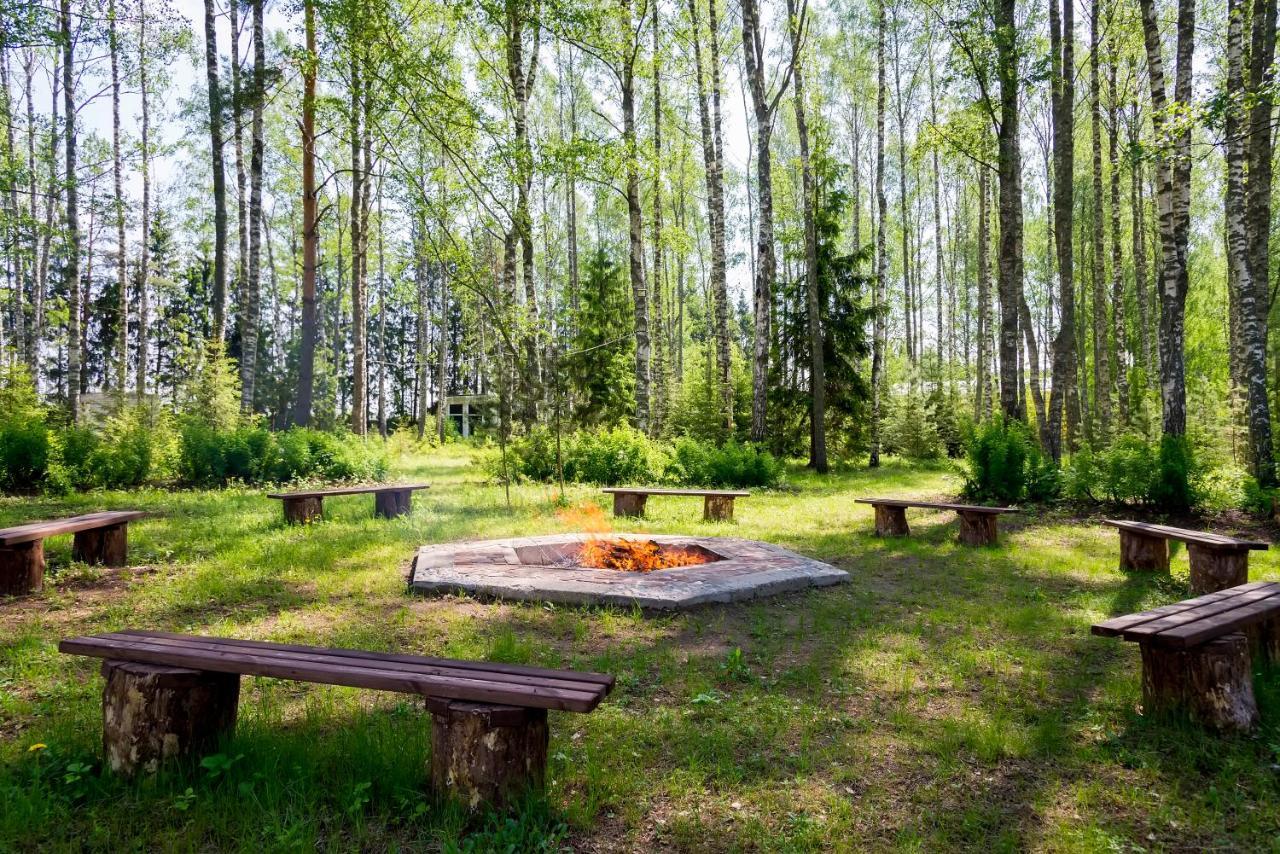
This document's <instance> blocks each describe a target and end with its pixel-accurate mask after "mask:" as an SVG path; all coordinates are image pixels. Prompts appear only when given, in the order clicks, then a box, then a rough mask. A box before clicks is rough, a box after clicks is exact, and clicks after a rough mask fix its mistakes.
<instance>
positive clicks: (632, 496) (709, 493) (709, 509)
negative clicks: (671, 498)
mask: <svg viewBox="0 0 1280 854" xmlns="http://www.w3.org/2000/svg"><path fill="white" fill-rule="evenodd" d="M603 491H604V492H605V493H608V494H611V495H613V515H614V516H643V515H644V505H645V503H646V502H647V501H648V500H649V496H650V495H700V496H702V498H703V502H702V518H703V519H704V520H705V521H707V522H731V521H733V501H734V499H735V498H747V497H748V496H750V495H751V493H750V492H743V491H741V490H736V489H667V488H662V487H647V486H611V487H609V488H607V489H605V490H603Z"/></svg>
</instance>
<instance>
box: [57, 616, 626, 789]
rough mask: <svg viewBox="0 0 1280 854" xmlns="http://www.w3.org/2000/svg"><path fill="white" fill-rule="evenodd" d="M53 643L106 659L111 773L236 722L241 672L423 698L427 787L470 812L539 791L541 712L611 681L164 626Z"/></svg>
mask: <svg viewBox="0 0 1280 854" xmlns="http://www.w3.org/2000/svg"><path fill="white" fill-rule="evenodd" d="M58 649H59V651H61V652H64V653H67V654H69V655H86V656H92V657H96V658H102V659H104V661H103V665H102V673H103V675H104V676H105V677H106V685H105V686H104V688H103V694H102V709H103V751H104V754H105V758H106V763H107V766H108V767H109V768H111V770H112V771H115V772H117V773H121V774H125V775H132V774H135V773H137V772H139V771H148V772H149V771H154V770H156V768H158V767H159V766H160V765H161V764H162V763H163V762H164V761H166V760H168V759H170V758H175V757H177V756H180V755H193V754H194V755H198V753H199V751H201V750H204V749H208V748H210V747H212V746H213V745H214V744H215V743H216V742H217V740H218V739H219V738H220V737H222V736H224V735H225V734H226V733H228V732H229V731H230V730H231V729H233V728H234V726H235V720H236V704H237V701H238V699H239V694H240V677H241V676H270V677H275V678H279V679H291V680H295V681H300V682H315V683H320V684H325V685H344V686H348V687H352V688H366V689H372V690H379V691H394V692H398V693H403V694H414V695H417V696H421V697H424V698H425V699H426V705H427V709H428V711H429V712H430V713H431V715H432V757H431V779H432V783H433V785H434V786H436V787H437V789H438V791H440V792H442V793H446V794H449V795H451V796H457V797H459V798H460V799H461V800H462V801H463V802H464V803H466V804H468V805H469V806H472V807H475V806H478V805H480V804H481V803H501V802H502V801H503V800H504V799H505V798H506V797H507V796H508V795H514V794H517V792H518V790H520V789H522V788H524V787H527V786H531V785H532V786H537V787H540V786H542V785H543V782H544V777H545V772H546V760H547V743H548V730H547V711H548V710H556V711H564V712H583V713H585V712H590V711H592V710H594V709H595V708H596V706H598V705H599V704H600V702H601V701H602V700H603V699H604V698H605V696H606V695H607V694H609V692H610V691H611V690H613V685H614V677H613V676H611V675H607V674H603V673H588V672H579V671H573V670H550V669H546V668H540V667H526V666H521V665H513V664H498V663H490V662H483V661H459V660H455V659H446V658H428V657H425V656H418V655H401V654H395V653H381V652H367V651H364V650H354V649H328V648H324V647H315V646H301V645H297V644H282V643H270V642H267V641H252V640H240V639H236V638H219V637H202V636H197V635H182V634H173V633H169V632H148V631H134V630H128V631H121V632H109V633H106V634H100V635H90V636H87V637H76V638H68V639H66V640H63V641H62V642H61V643H60V644H59V645H58Z"/></svg>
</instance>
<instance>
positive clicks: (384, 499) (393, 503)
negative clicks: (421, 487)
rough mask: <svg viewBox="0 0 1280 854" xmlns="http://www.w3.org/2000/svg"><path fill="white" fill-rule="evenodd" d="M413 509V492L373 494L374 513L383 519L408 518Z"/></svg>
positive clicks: (396, 491) (405, 490)
mask: <svg viewBox="0 0 1280 854" xmlns="http://www.w3.org/2000/svg"><path fill="white" fill-rule="evenodd" d="M412 507H413V491H412V490H409V489H397V490H394V491H392V492H375V493H374V494H373V512H374V515H375V516H381V517H382V518H383V519H394V518H396V517H397V516H407V515H409V512H410V510H411V509H412Z"/></svg>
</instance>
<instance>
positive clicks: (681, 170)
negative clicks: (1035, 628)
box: [0, 0, 1280, 504]
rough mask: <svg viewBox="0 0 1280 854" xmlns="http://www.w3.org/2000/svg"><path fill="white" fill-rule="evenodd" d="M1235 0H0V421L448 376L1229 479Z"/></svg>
mask: <svg viewBox="0 0 1280 854" xmlns="http://www.w3.org/2000/svg"><path fill="white" fill-rule="evenodd" d="M1273 6H1274V4H1271V5H1267V4H1264V3H1255V4H1249V3H1247V2H1243V0H1230V2H1228V3H1227V4H1226V5H1225V6H1223V5H1222V4H1218V3H1203V4H1202V5H1201V6H1200V7H1197V5H1196V3H1195V2H1194V0H1178V2H1177V4H1176V6H1174V5H1172V4H1166V5H1160V4H1158V3H1157V2H1156V0H1141V2H1139V3H1137V4H1134V3H1131V2H1123V0H1091V2H1089V3H1086V4H1081V5H1080V6H1079V8H1077V7H1076V6H1075V5H1073V4H1071V3H1059V2H1057V0H1051V2H1050V3H1049V4H1048V5H1047V7H1046V6H1041V5H1034V4H1030V3H1022V4H1018V3H1017V2H1015V0H998V2H995V3H986V2H970V0H940V2H937V3H935V2H932V0H923V2H906V0H902V1H901V2H890V0H876V2H873V3H870V4H860V3H849V2H846V0H830V2H824V3H821V4H815V5H813V6H810V4H809V3H808V0H799V2H794V0H788V2H787V3H785V4H784V3H782V2H772V3H765V2H763V0H741V2H738V0H734V2H732V3H728V4H722V3H721V2H720V0H690V2H688V3H673V2H669V3H663V2H656V0H654V1H653V2H651V0H621V2H620V3H618V4H601V3H594V2H575V0H529V2H516V0H509V1H508V2H488V0H485V2H472V3H457V2H451V0H424V2H414V3H403V2H394V0H350V2H345V1H344V2H320V0H315V2H311V0H304V2H302V3H301V4H300V5H299V4H292V5H291V4H277V5H272V6H270V7H268V5H267V4H266V3H265V0H251V2H246V3H239V2H231V3H229V4H227V5H225V6H224V5H221V4H219V3H217V2H215V0H207V2H205V3H204V6H203V9H200V8H198V7H195V6H193V5H191V4H177V5H172V4H169V3H166V2H161V0H101V2H99V0H94V2H73V0H65V2H60V3H59V5H58V6H57V7H56V8H55V7H53V6H50V5H44V4H12V3H11V4H10V5H8V6H7V7H6V9H5V14H4V29H3V32H0V38H2V39H3V41H2V42H0V77H2V79H0V88H2V89H3V92H2V93H0V97H2V100H0V109H3V115H4V127H5V133H4V135H3V138H0V157H2V160H0V162H2V163H3V169H2V170H0V185H2V186H0V197H2V198H0V234H2V235H3V252H2V255H3V257H2V260H0V263H2V264H3V266H4V277H3V282H2V284H3V290H2V291H0V335H2V338H0V353H2V354H3V355H2V356H0V359H2V360H3V362H4V365H5V369H4V370H5V377H6V380H5V382H6V387H7V388H9V389H10V391H9V398H8V399H9V403H10V406H9V409H10V410H11V413H10V414H11V416H12V417H11V419H10V420H11V421H12V420H14V419H18V415H16V414H14V413H17V412H18V410H19V409H22V411H24V412H27V413H28V414H29V415H30V413H36V414H35V415H30V417H33V418H38V419H39V420H41V421H42V422H44V423H46V424H47V425H49V429H51V430H55V429H58V428H59V426H60V425H61V426H62V427H64V428H66V429H70V430H72V434H71V435H70V436H69V437H64V439H63V440H62V441H61V442H59V441H57V440H56V439H54V440H49V445H50V447H49V448H48V449H46V451H44V452H43V453H45V454H46V456H49V457H51V458H55V459H53V463H52V464H53V466H54V468H55V469H56V468H57V461H56V458H57V457H58V455H59V454H61V455H62V456H64V457H66V458H67V459H65V460H64V462H65V464H66V466H68V467H74V465H75V464H76V461H75V460H73V459H71V456H73V455H74V453H75V448H76V447H88V446H91V445H94V440H93V439H92V436H91V435H89V434H92V433H93V432H94V431H95V430H97V431H98V432H101V430H102V427H101V425H102V424H103V422H104V421H109V420H110V419H111V418H115V419H117V420H119V419H120V418H124V417H127V419H128V420H129V423H130V424H132V426H133V429H134V433H135V434H138V433H139V432H141V433H143V434H152V433H154V432H155V431H156V430H158V429H160V428H159V427H158V426H157V419H161V420H163V418H164V417H166V414H167V415H174V414H177V415H179V416H182V417H184V418H191V417H197V418H200V419H202V420H203V421H204V422H207V423H209V424H212V425H213V426H214V428H219V429H220V428H226V429H232V428H231V427H227V425H238V426H236V427H235V429H239V428H240V427H242V426H243V425H245V424H253V425H256V426H257V428H258V429H260V430H270V431H279V430H285V429H286V428H315V429H319V430H322V431H327V430H333V429H338V430H340V431H342V432H343V433H350V434H353V435H354V436H355V437H362V436H365V435H368V434H370V433H373V432H376V433H379V434H381V435H382V436H387V435H389V434H390V433H392V432H394V431H396V430H408V431H416V434H417V436H418V437H419V438H422V437H431V436H435V437H437V438H439V439H444V438H446V437H447V436H448V435H449V434H450V431H451V430H452V431H454V432H456V431H457V430H458V428H459V420H458V419H454V418H451V417H450V407H449V406H448V405H447V404H448V402H449V401H450V400H451V399H456V398H459V397H461V396H467V399H470V400H472V401H473V406H474V409H475V412H476V428H477V431H478V432H481V433H483V434H485V435H487V436H489V437H490V438H493V437H497V438H498V440H499V441H500V442H502V443H503V444H504V450H505V446H506V443H507V442H508V441H514V442H516V446H517V449H518V450H519V449H520V444H519V443H520V442H521V441H522V440H523V441H525V442H526V443H528V442H529V441H530V437H534V438H535V439H536V438H537V436H538V435H539V431H545V430H546V429H548V428H549V427H550V426H554V429H555V431H556V435H557V436H559V435H560V433H561V432H562V431H583V430H586V431H590V430H595V429H597V428H600V429H613V428H615V427H619V425H625V427H626V429H628V430H630V431H631V432H632V433H634V434H636V437H638V438H637V441H638V440H639V439H644V438H645V437H649V438H652V439H654V440H671V439H677V438H685V439H688V440H689V441H694V442H702V443H709V444H710V445H712V446H719V445H723V444H725V443H726V442H727V441H728V442H731V443H733V444H735V445H737V444H738V443H742V444H743V445H744V446H750V448H753V449H755V450H754V451H753V452H754V453H768V454H770V455H773V456H775V457H779V458H795V457H799V458H803V459H806V460H807V462H808V464H809V465H810V466H811V467H812V468H814V469H815V470H817V471H818V472H826V471H827V470H828V468H829V467H830V466H831V465H833V464H839V465H866V464H870V465H871V466H876V465H878V463H879V461H880V459H881V456H882V454H896V455H903V456H908V457H925V458H928V457H937V456H942V455H950V456H957V455H960V454H961V453H962V451H963V449H964V447H965V444H966V442H968V443H970V444H972V443H973V442H974V441H975V439H974V438H973V434H974V432H975V430H978V429H979V427H980V426H981V425H983V424H988V423H995V422H997V421H998V422H999V424H1000V425H1002V426H1001V427H1000V430H1001V431H1003V432H1005V433H1006V434H1007V433H1008V432H1009V431H1010V430H1012V431H1014V432H1016V433H1018V437H1014V438H1013V439H1010V438H1009V436H1007V435H1006V436H1005V438H1004V439H1002V440H1001V441H1003V442H1006V443H1007V442H1010V441H1015V443H1016V442H1022V444H1024V445H1026V446H1027V447H1026V448H1024V451H1023V452H1024V453H1028V454H1030V455H1032V456H1033V457H1038V458H1042V459H1043V460H1046V461H1048V463H1047V464H1048V465H1050V466H1055V465H1056V464H1059V463H1062V464H1064V465H1065V466H1067V468H1065V469H1064V471H1065V472H1066V474H1065V475H1064V476H1063V477H1062V478H1061V479H1062V480H1063V481H1064V483H1065V484H1066V488H1068V490H1070V489H1071V484H1072V483H1075V484H1076V485H1077V487H1079V489H1081V490H1083V491H1086V492H1089V491H1091V487H1090V483H1091V482H1092V480H1093V475H1094V474H1096V472H1097V470H1099V469H1101V470H1104V471H1105V470H1110V469H1114V468H1115V467H1116V466H1119V467H1120V468H1122V469H1125V471H1126V472H1128V473H1129V474H1132V470H1133V468H1134V464H1133V463H1132V460H1133V458H1134V455H1135V454H1136V455H1137V457H1138V458H1140V460H1141V461H1143V464H1144V465H1145V464H1147V463H1151V464H1153V465H1154V464H1158V467H1159V468H1160V471H1161V472H1162V474H1161V475H1160V476H1159V477H1157V478H1156V480H1159V481H1161V482H1162V483H1163V485H1161V484H1147V485H1146V486H1142V487H1140V488H1131V487H1132V484H1130V485H1128V486H1126V485H1125V484H1116V483H1112V484H1111V485H1110V486H1109V487H1108V488H1107V491H1108V492H1109V493H1112V495H1111V497H1113V498H1114V497H1124V496H1122V495H1121V493H1124V494H1125V495H1128V494H1129V493H1134V495H1135V496H1136V497H1137V498H1139V499H1153V496H1160V497H1162V498H1164V499H1169V497H1170V496H1174V498H1173V499H1170V500H1174V502H1175V504H1179V503H1181V504H1187V503H1191V502H1192V501H1193V500H1194V498H1193V497H1192V496H1193V493H1195V492H1196V489H1197V487H1196V482H1199V483H1201V484H1204V483H1209V482H1212V484H1213V485H1214V486H1213V487H1212V488H1201V489H1200V490H1199V494H1200V495H1201V496H1203V495H1205V494H1208V492H1213V491H1214V489H1217V491H1218V492H1219V493H1223V494H1228V497H1227V498H1226V499H1224V500H1226V501H1227V503H1231V502H1233V501H1234V502H1236V503H1239V501H1240V500H1244V499H1241V498H1240V496H1243V495H1246V494H1247V495H1251V496H1253V497H1254V498H1255V499H1257V498H1258V497H1259V496H1263V497H1265V495H1266V494H1267V492H1268V490H1270V489H1272V488H1273V487H1274V486H1275V485H1276V473H1275V462H1274V448H1273V442H1272V437H1271V433H1272V427H1271V422H1272V412H1273V410H1274V409H1275V408H1276V403H1277V402H1276V397H1277V395H1278V394H1280V385H1278V384H1277V378H1276V376H1275V374H1277V368H1276V364H1275V362H1276V360H1280V345H1278V344H1277V342H1275V341H1273V340H1272V338H1273V336H1272V335H1271V334H1270V325H1271V324H1270V316H1271V313H1272V311H1273V308H1274V302H1275V288H1274V286H1273V285H1272V283H1271V279H1272V275H1271V272H1270V270H1271V267H1272V265H1273V259H1272V252H1271V244H1270V232H1271V229H1272V216H1271V199H1272V192H1273V186H1272V184H1273V181H1272V171H1273V170H1272V162H1273V157H1274V151H1273V148H1274V145H1273V136H1274V135H1273V118H1274V96H1273V76H1274V73H1273V59H1274V49H1275V40H1276V39H1275V36H1276V21H1275V18H1276V14H1275V9H1274V8H1273ZM442 400H443V401H445V403H446V405H441V401H442ZM1018 425H1026V428H1027V429H1025V430H1022V428H1021V427H1020V426H1018ZM22 429H23V428H21V427H14V428H12V429H11V430H10V431H9V432H10V434H13V435H10V438H9V439H8V440H7V446H8V447H9V448H10V450H9V451H7V452H6V455H7V457H8V458H9V459H10V460H11V461H10V462H9V463H8V468H9V469H10V471H9V472H8V476H7V480H8V481H9V484H10V486H11V487H22V486H28V487H29V486H32V485H33V484H31V483H26V484H23V483H19V482H18V481H19V480H23V479H26V480H30V479H31V478H36V479H37V480H38V479H39V478H40V477H41V476H42V475H40V474H39V473H38V472H34V471H27V472H26V473H25V474H24V475H23V476H22V477H20V476H19V474H22V473H18V472H16V471H15V470H16V469H17V468H20V467H21V464H20V463H19V462H18V459H19V458H26V457H30V456H32V452H31V451H30V448H29V447H28V446H26V445H24V444H23V441H24V440H23V439H22V438H21V436H17V434H21V433H22ZM77 431H78V432H77ZM119 432H120V431H119V428H117V430H116V434H112V433H111V430H110V429H108V430H107V433H108V434H109V436H108V441H107V442H105V443H99V444H100V445H103V446H104V447H105V446H106V445H110V444H111V443H112V441H116V440H118V439H119V436H118V434H119ZM126 432H127V430H126ZM215 432H216V430H215ZM15 436H16V437H15ZM76 437H79V438H78V439H77V438H76ZM1019 437H1021V438H1019ZM343 441H347V439H343ZM116 443H117V444H118V441H116ZM188 444H190V442H188ZM535 444H537V443H536V442H535ZM543 444H545V441H544V442H543ZM1117 446H1119V448H1118V450H1116V448H1117ZM103 453H105V451H104V452H103ZM522 453H523V454H524V455H525V456H526V457H527V456H528V455H529V454H531V453H534V452H533V451H530V450H529V448H528V447H527V444H526V446H525V447H524V448H523V450H522ZM37 456H38V454H37ZM504 459H505V454H504ZM1072 460H1075V461H1076V462H1075V463H1071V462H1070V461H1072ZM1117 460H1118V461H1117ZM1125 461H1129V462H1127V463H1126V462H1125ZM1113 463H1114V465H1113ZM1072 465H1074V469H1072V468H1071V466H1072ZM532 467H534V468H536V467H537V466H536V465H534V466H532ZM37 468H38V467H37ZM117 468H129V466H117ZM134 468H137V466H134ZM144 468H145V466H144ZM1073 471H1074V474H1073V473H1072V472H1073ZM142 479H145V475H144V476H143V477H142ZM1123 479H1124V478H1123V477H1120V480H1123ZM107 480H110V478H107ZM1112 480H1115V478H1112ZM1165 481H1168V482H1167V483H1166V482H1165ZM1193 481H1194V482H1193ZM1056 488H1057V487H1055V489H1056ZM980 491H981V490H980ZM1224 491H1225V492H1224ZM1013 492H1014V494H1013V495H1011V496H1010V497H1011V498H1014V499H1015V500H1016V498H1018V497H1021V496H1019V495H1018V494H1016V493H1018V492H1019V490H1018V489H1014V490H1013ZM1178 496H1183V497H1182V498H1179V497H1178ZM1232 496H1234V497H1232ZM1094 497H1096V496H1094Z"/></svg>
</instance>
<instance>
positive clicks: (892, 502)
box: [855, 498, 1021, 546]
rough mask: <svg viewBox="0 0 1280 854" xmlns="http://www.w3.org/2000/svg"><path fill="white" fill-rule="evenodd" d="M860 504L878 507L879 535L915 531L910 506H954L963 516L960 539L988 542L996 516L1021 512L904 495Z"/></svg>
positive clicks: (972, 543) (973, 543)
mask: <svg viewBox="0 0 1280 854" xmlns="http://www.w3.org/2000/svg"><path fill="white" fill-rule="evenodd" d="M855 501H856V502H857V503H858V504H870V505H871V506H872V507H873V508H875V511H876V536H877V537H905V536H907V535H908V534H910V533H911V528H910V526H908V525H907V508H908V507H924V508H928V509H930V510H954V511H955V513H956V515H957V516H958V517H960V542H962V543H965V544H966V545H970V546H985V545H990V544H991V543H994V542H995V541H996V536H997V534H998V533H999V532H998V529H997V525H996V520H998V519H999V518H1000V514H1001V513H1019V512H1021V511H1019V510H1017V509H1016V508H1013V507H982V506H980V505H977V504H948V503H946V502H940V501H910V500H907V499H902V498H858V499H855Z"/></svg>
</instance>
